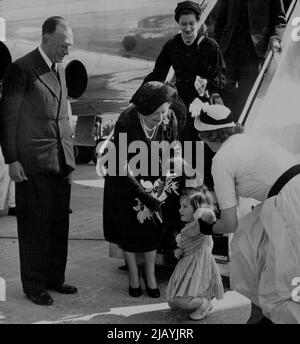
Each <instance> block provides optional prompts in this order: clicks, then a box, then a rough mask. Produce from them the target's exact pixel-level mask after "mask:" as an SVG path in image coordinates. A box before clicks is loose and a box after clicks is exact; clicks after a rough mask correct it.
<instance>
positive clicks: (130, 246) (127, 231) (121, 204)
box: [103, 82, 177, 297]
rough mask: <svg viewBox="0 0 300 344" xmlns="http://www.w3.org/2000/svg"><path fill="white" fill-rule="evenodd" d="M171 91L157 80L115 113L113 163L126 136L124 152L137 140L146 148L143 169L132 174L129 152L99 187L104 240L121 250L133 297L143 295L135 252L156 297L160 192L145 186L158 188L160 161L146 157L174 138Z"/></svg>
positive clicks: (149, 287)
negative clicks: (114, 172) (140, 256)
mask: <svg viewBox="0 0 300 344" xmlns="http://www.w3.org/2000/svg"><path fill="white" fill-rule="evenodd" d="M175 92H176V91H175V90H174V88H173V87H170V86H167V85H165V84H163V83H161V82H149V83H146V84H145V85H143V86H142V87H141V88H140V89H139V90H138V91H137V92H136V94H135V95H134V96H133V98H132V103H133V104H134V106H131V107H129V108H128V109H127V110H125V111H124V112H123V113H122V114H121V115H120V117H119V118H118V121H117V123H116V126H115V132H114V143H115V147H116V153H117V154H116V156H117V161H118V160H119V152H120V150H124V145H125V144H126V143H125V142H124V140H123V139H122V135H125V134H126V139H127V146H126V147H125V151H126V152H127V150H128V147H129V146H130V145H131V144H132V143H133V142H142V143H143V144H144V146H145V147H147V152H146V153H147V155H148V157H147V158H146V159H147V161H146V162H147V164H146V165H147V167H146V171H145V170H144V172H143V173H142V172H140V173H132V169H130V168H129V167H128V165H127V164H128V163H129V166H130V161H132V158H133V157H135V156H137V154H139V153H137V152H135V153H133V152H132V150H131V151H130V152H128V153H127V154H126V156H125V157H123V158H121V159H120V160H121V163H119V166H118V167H119V171H118V172H119V174H117V176H109V175H108V176H107V177H106V179H105V187H104V209H103V219H104V236H105V239H106V240H108V241H109V242H112V243H115V244H117V245H119V246H120V247H121V248H122V250H123V251H124V257H125V260H126V263H127V265H128V269H129V294H130V295H131V296H135V297H136V296H140V295H141V292H142V291H141V287H140V276H139V271H138V267H137V262H136V253H144V272H145V282H146V290H147V293H148V295H149V296H151V297H159V296H160V292H159V289H158V286H157V283H156V278H155V258H156V249H157V247H158V246H159V244H160V241H161V238H162V236H163V233H164V232H163V224H162V215H161V198H158V197H157V196H158V195H159V193H158V192H154V191H155V190H154V188H153V190H152V191H151V192H149V185H150V186H153V185H154V186H155V185H156V187H157V185H160V186H163V181H164V176H163V175H162V174H161V172H162V171H161V167H162V159H160V158H159V157H157V159H155V158H154V160H153V157H152V156H151V154H150V153H151V144H152V145H153V144H154V145H157V144H159V143H160V142H162V141H167V142H169V143H171V142H174V141H175V142H176V140H177V121H176V117H175V115H174V112H173V111H172V110H170V104H171V101H172V98H173V96H174V94H175ZM126 149H127V150H126ZM162 154H164V153H162ZM126 160H127V164H126ZM151 163H152V164H153V163H154V164H156V167H157V168H158V170H157V171H155V172H156V173H155V175H154V173H153V170H152V169H151V167H153V166H151ZM124 168H125V170H126V172H125V176H124ZM140 168H141V166H140ZM157 172H158V173H157ZM120 174H123V176H120ZM146 186H147V187H146Z"/></svg>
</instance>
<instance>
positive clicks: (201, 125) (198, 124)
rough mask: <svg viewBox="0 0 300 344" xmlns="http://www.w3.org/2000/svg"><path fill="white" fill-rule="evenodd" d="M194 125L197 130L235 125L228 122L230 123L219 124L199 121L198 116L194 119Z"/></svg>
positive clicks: (209, 129)
mask: <svg viewBox="0 0 300 344" xmlns="http://www.w3.org/2000/svg"><path fill="white" fill-rule="evenodd" d="M194 127H195V129H197V130H198V131H211V130H217V129H222V128H230V127H235V123H234V122H230V123H226V124H219V125H213V124H206V123H203V122H201V120H200V117H197V118H195V120H194Z"/></svg>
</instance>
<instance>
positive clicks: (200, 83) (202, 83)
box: [194, 75, 207, 97]
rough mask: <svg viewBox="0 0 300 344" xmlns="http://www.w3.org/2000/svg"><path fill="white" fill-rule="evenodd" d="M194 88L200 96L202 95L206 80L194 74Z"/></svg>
mask: <svg viewBox="0 0 300 344" xmlns="http://www.w3.org/2000/svg"><path fill="white" fill-rule="evenodd" d="M194 86H195V89H196V90H197V92H198V94H199V96H200V97H203V96H204V94H205V90H206V86H207V80H206V79H202V78H200V76H198V75H197V76H196V80H195V82H194Z"/></svg>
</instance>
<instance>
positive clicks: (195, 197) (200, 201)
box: [181, 185, 218, 214]
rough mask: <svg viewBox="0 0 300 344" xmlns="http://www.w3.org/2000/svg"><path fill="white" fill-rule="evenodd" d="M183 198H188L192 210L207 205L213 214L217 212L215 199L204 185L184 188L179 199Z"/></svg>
mask: <svg viewBox="0 0 300 344" xmlns="http://www.w3.org/2000/svg"><path fill="white" fill-rule="evenodd" d="M184 198H189V202H190V205H191V206H192V208H193V210H194V212H195V211H196V210H197V209H199V208H201V207H207V208H211V209H212V210H213V211H214V212H215V214H217V213H218V206H217V202H216V199H215V197H214V196H213V194H212V193H211V192H210V191H209V190H208V188H207V187H206V186H205V185H202V186H199V187H197V188H185V189H184V190H183V191H182V196H181V199H184Z"/></svg>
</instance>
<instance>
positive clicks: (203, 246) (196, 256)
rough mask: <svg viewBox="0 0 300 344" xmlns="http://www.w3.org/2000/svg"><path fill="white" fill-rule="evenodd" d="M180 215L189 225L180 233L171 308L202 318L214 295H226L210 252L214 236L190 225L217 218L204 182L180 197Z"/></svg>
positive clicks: (169, 288) (169, 292)
mask: <svg viewBox="0 0 300 344" xmlns="http://www.w3.org/2000/svg"><path fill="white" fill-rule="evenodd" d="M180 206H181V207H180V210H179V213H180V216H181V220H182V221H183V222H186V223H187V225H186V226H185V227H184V228H183V229H182V230H181V232H180V234H178V235H177V237H176V241H177V244H178V248H177V249H176V250H175V256H176V257H177V258H178V259H179V262H178V263H177V265H176V267H175V270H174V272H173V274H172V276H171V278H170V281H169V283H168V286H167V290H166V293H167V300H168V302H169V306H170V308H172V309H186V310H193V312H192V313H191V314H190V318H191V319H192V320H202V319H204V318H205V317H206V314H207V313H208V312H209V311H210V310H211V309H212V303H211V299H212V298H213V297H215V298H217V299H222V298H223V293H224V290H223V284H222V280H221V276H220V274H219V271H218V267H217V265H216V262H215V260H214V257H213V255H212V253H211V251H212V247H213V241H212V238H211V236H207V235H204V234H201V233H200V231H197V232H195V229H194V227H195V226H191V225H192V224H193V222H194V221H197V219H199V218H201V219H202V220H203V221H205V222H207V223H214V222H215V221H216V216H215V212H216V210H217V207H216V202H215V200H214V197H213V195H212V194H211V193H210V192H209V191H208V189H207V188H206V187H205V186H204V185H202V186H201V187H199V188H186V189H185V190H184V191H183V195H182V197H181V199H180Z"/></svg>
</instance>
